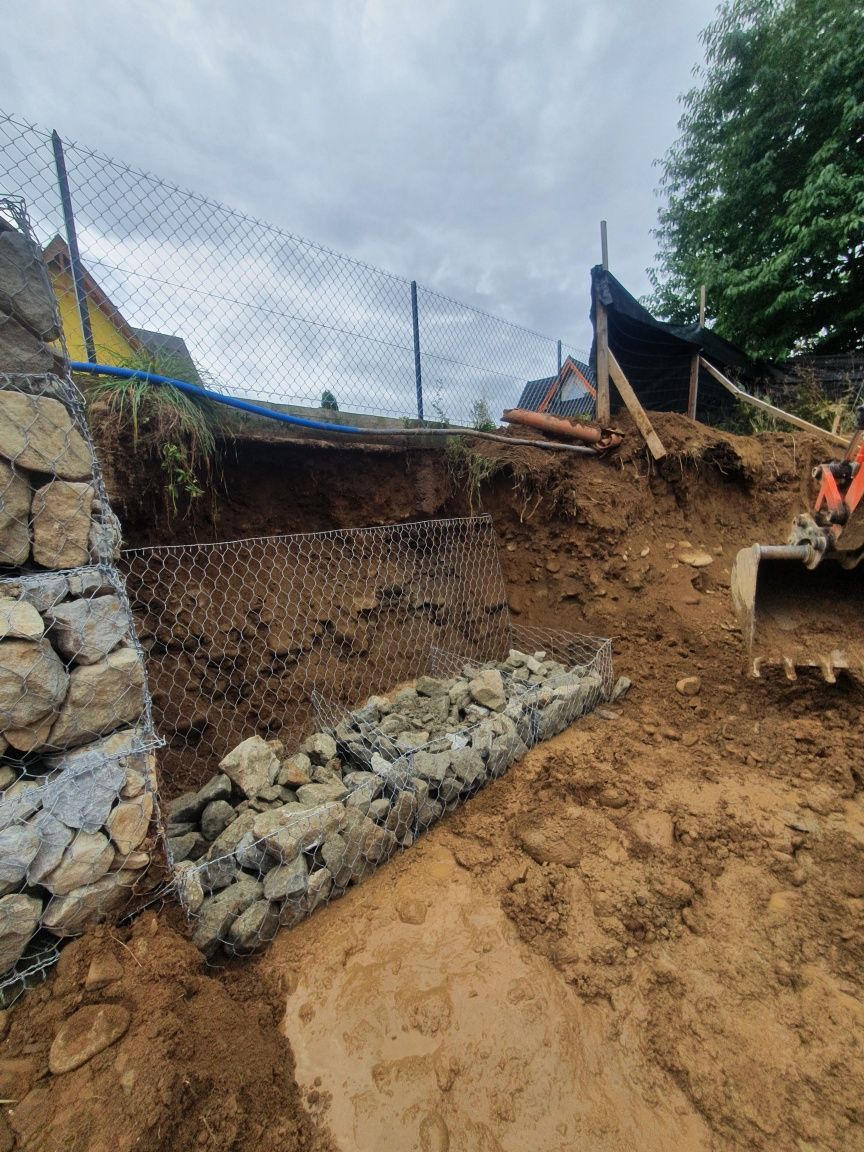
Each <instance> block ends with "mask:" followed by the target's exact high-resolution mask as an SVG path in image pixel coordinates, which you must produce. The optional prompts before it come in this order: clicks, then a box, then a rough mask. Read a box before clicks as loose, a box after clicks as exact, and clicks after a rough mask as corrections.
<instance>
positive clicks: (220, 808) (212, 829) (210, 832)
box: [201, 800, 237, 841]
mask: <svg viewBox="0 0 864 1152" xmlns="http://www.w3.org/2000/svg"><path fill="white" fill-rule="evenodd" d="M236 817H237V813H236V812H235V811H234V809H233V808H232V807H231V805H230V804H229V803H228V802H227V801H226V800H212V801H211V802H210V803H209V804H208V805H207V807H206V808H205V809H204V811H203V812H202V813H201V835H202V836H203V837H204V839H205V840H211V841H212V840H215V839H216V837H217V836H221V834H222V833H223V832H224V831H225V829H226V828H227V827H228V825H229V824H230V823H231V821H232V820H234V819H236Z"/></svg>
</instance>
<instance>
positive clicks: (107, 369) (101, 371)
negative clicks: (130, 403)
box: [69, 360, 379, 436]
mask: <svg viewBox="0 0 864 1152" xmlns="http://www.w3.org/2000/svg"><path fill="white" fill-rule="evenodd" d="M69 367H70V368H71V369H72V371H73V372H90V373H92V374H93V375H94V376H119V377H120V379H121V380H133V379H139V378H140V379H141V380H147V381H149V382H150V383H151V384H170V385H171V386H172V387H173V388H179V389H180V391H181V392H186V393H188V394H189V395H190V396H198V397H199V398H200V399H202V400H215V401H216V403H217V404H226V405H227V406H228V407H229V408H239V409H240V411H241V412H253V413H254V414H255V415H256V416H266V417H267V418H268V420H280V421H281V422H282V423H283V424H295V425H297V426H298V427H300V428H317V429H318V431H319V432H345V433H348V434H350V435H355V436H368V435H369V434H370V432H371V433H375V432H378V431H379V429H377V428H357V427H355V426H354V425H353V424H328V423H326V422H325V421H323V420H308V419H307V418H306V417H305V416H290V415H289V414H288V413H287V412H275V411H274V410H273V409H272V408H265V407H263V405H261V404H253V403H252V402H251V400H239V399H237V397H236V396H223V395H222V393H221V392H211V391H210V389H209V388H201V387H199V386H198V385H197V384H190V383H189V381H188V380H175V379H174V377H173V376H160V375H158V373H156V372H145V371H143V370H142V369H139V368H118V367H117V365H115V364H91V363H89V362H87V361H84V360H71V361H70V362H69Z"/></svg>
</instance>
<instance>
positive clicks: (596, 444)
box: [501, 408, 623, 452]
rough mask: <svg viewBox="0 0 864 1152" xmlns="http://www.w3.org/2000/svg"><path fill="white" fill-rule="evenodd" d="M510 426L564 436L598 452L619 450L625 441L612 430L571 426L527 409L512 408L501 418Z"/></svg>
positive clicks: (555, 418)
mask: <svg viewBox="0 0 864 1152" xmlns="http://www.w3.org/2000/svg"><path fill="white" fill-rule="evenodd" d="M501 419H502V420H505V421H506V422H507V423H508V424H524V425H526V426H527V427H528V428H536V429H537V430H538V431H540V432H548V433H549V434H550V435H552V436H564V437H566V438H567V439H568V440H580V441H582V443H583V444H590V445H592V447H593V448H594V450H595V451H597V452H602V451H604V450H605V449H606V448H617V447H618V445H619V444H620V443H621V440H622V439H623V436H622V433H621V432H616V431H615V430H614V429H612V428H592V427H591V426H590V425H588V424H571V422H570V421H569V420H562V419H561V418H560V416H550V415H549V414H548V413H547V412H529V411H528V410H527V409H525V408H510V409H508V410H507V411H506V412H505V413H504V414H503V415H502V417H501Z"/></svg>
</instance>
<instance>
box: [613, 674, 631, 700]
mask: <svg viewBox="0 0 864 1152" xmlns="http://www.w3.org/2000/svg"><path fill="white" fill-rule="evenodd" d="M632 686H633V681H632V680H630V679H629V678H628V677H627V676H619V677H618V679H617V680H616V681H615V684H614V687H613V688H612V691H611V693H610V694H609V699H610V700H612V701H614V700H621V699H622V698H623V697H624V696H626V695H627V693H628V692H629V691H630V689H631V687H632Z"/></svg>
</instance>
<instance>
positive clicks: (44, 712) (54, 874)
mask: <svg viewBox="0 0 864 1152" xmlns="http://www.w3.org/2000/svg"><path fill="white" fill-rule="evenodd" d="M60 337H61V332H60V326H59V321H58V317H57V312H56V304H55V301H54V296H53V293H52V291H51V288H50V285H49V282H48V278H47V276H46V273H45V269H44V266H43V263H42V259H41V254H40V252H39V249H38V248H37V247H36V246H35V244H34V242H33V240H32V238H31V236H30V235H29V231H28V228H27V222H26V216H25V215H24V213H23V209H22V208H21V206H20V205H19V204H17V203H16V202H14V201H8V200H7V201H0V989H2V986H3V983H4V981H3V976H4V974H6V973H8V972H9V970H10V969H13V968H14V966H15V965H16V964H17V963H18V962H19V960H21V958H22V956H23V955H24V953H25V950H26V949H27V947H28V944H29V943H30V941H31V940H32V939H33V937H34V936H35V935H36V934H37V933H38V932H39V931H40V930H42V931H43V932H45V933H50V934H52V935H53V936H55V937H63V936H69V935H74V934H76V933H78V932H80V931H81V930H82V929H83V927H84V926H85V925H86V924H87V923H88V922H89V921H91V920H93V919H97V918H100V917H102V916H105V915H106V914H108V913H109V912H110V911H111V910H112V909H114V908H116V907H118V906H119V905H120V904H122V903H125V902H126V899H127V897H128V895H129V893H130V890H131V889H132V888H133V887H134V885H135V884H136V882H137V881H138V879H139V878H140V876H141V875H142V872H143V870H144V869H145V868H146V866H147V864H148V863H149V860H150V855H149V852H148V851H147V850H145V847H144V845H145V843H146V838H147V835H148V831H149V828H150V822H151V817H152V815H153V809H154V793H155V783H154V775H153V754H152V751H151V749H152V747H153V746H154V744H155V741H154V739H153V734H152V731H151V728H150V719H149V715H150V713H149V699H148V695H147V685H146V678H145V671H144V662H143V658H142V653H141V651H140V648H139V646H138V642H137V640H136V638H135V633H134V629H133V627H132V618H131V613H130V611H129V605H128V602H127V599H126V594H125V589H124V585H123V582H122V580H121V578H120V576H119V574H118V572H117V570H116V569H115V568H114V566H113V560H114V558H115V554H116V551H117V549H118V547H119V532H118V529H117V523H116V520H115V519H114V517H113V515H112V513H111V510H110V508H109V506H108V502H107V499H106V497H105V492H104V488H103V486H102V481H101V477H100V474H99V471H98V467H97V465H96V461H95V459H94V456H93V449H92V444H91V441H90V438H89V434H88V431H87V426H86V423H85V421H84V418H83V410H82V403H81V398H80V396H79V395H78V392H77V390H76V388H75V386H74V384H73V382H72V380H71V378H70V376H69V374H68V371H67V362H66V359H65V352H64V349H63V345H62V341H61V340H60V339H59V338H60ZM52 952H53V949H52ZM10 979H11V977H10Z"/></svg>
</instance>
